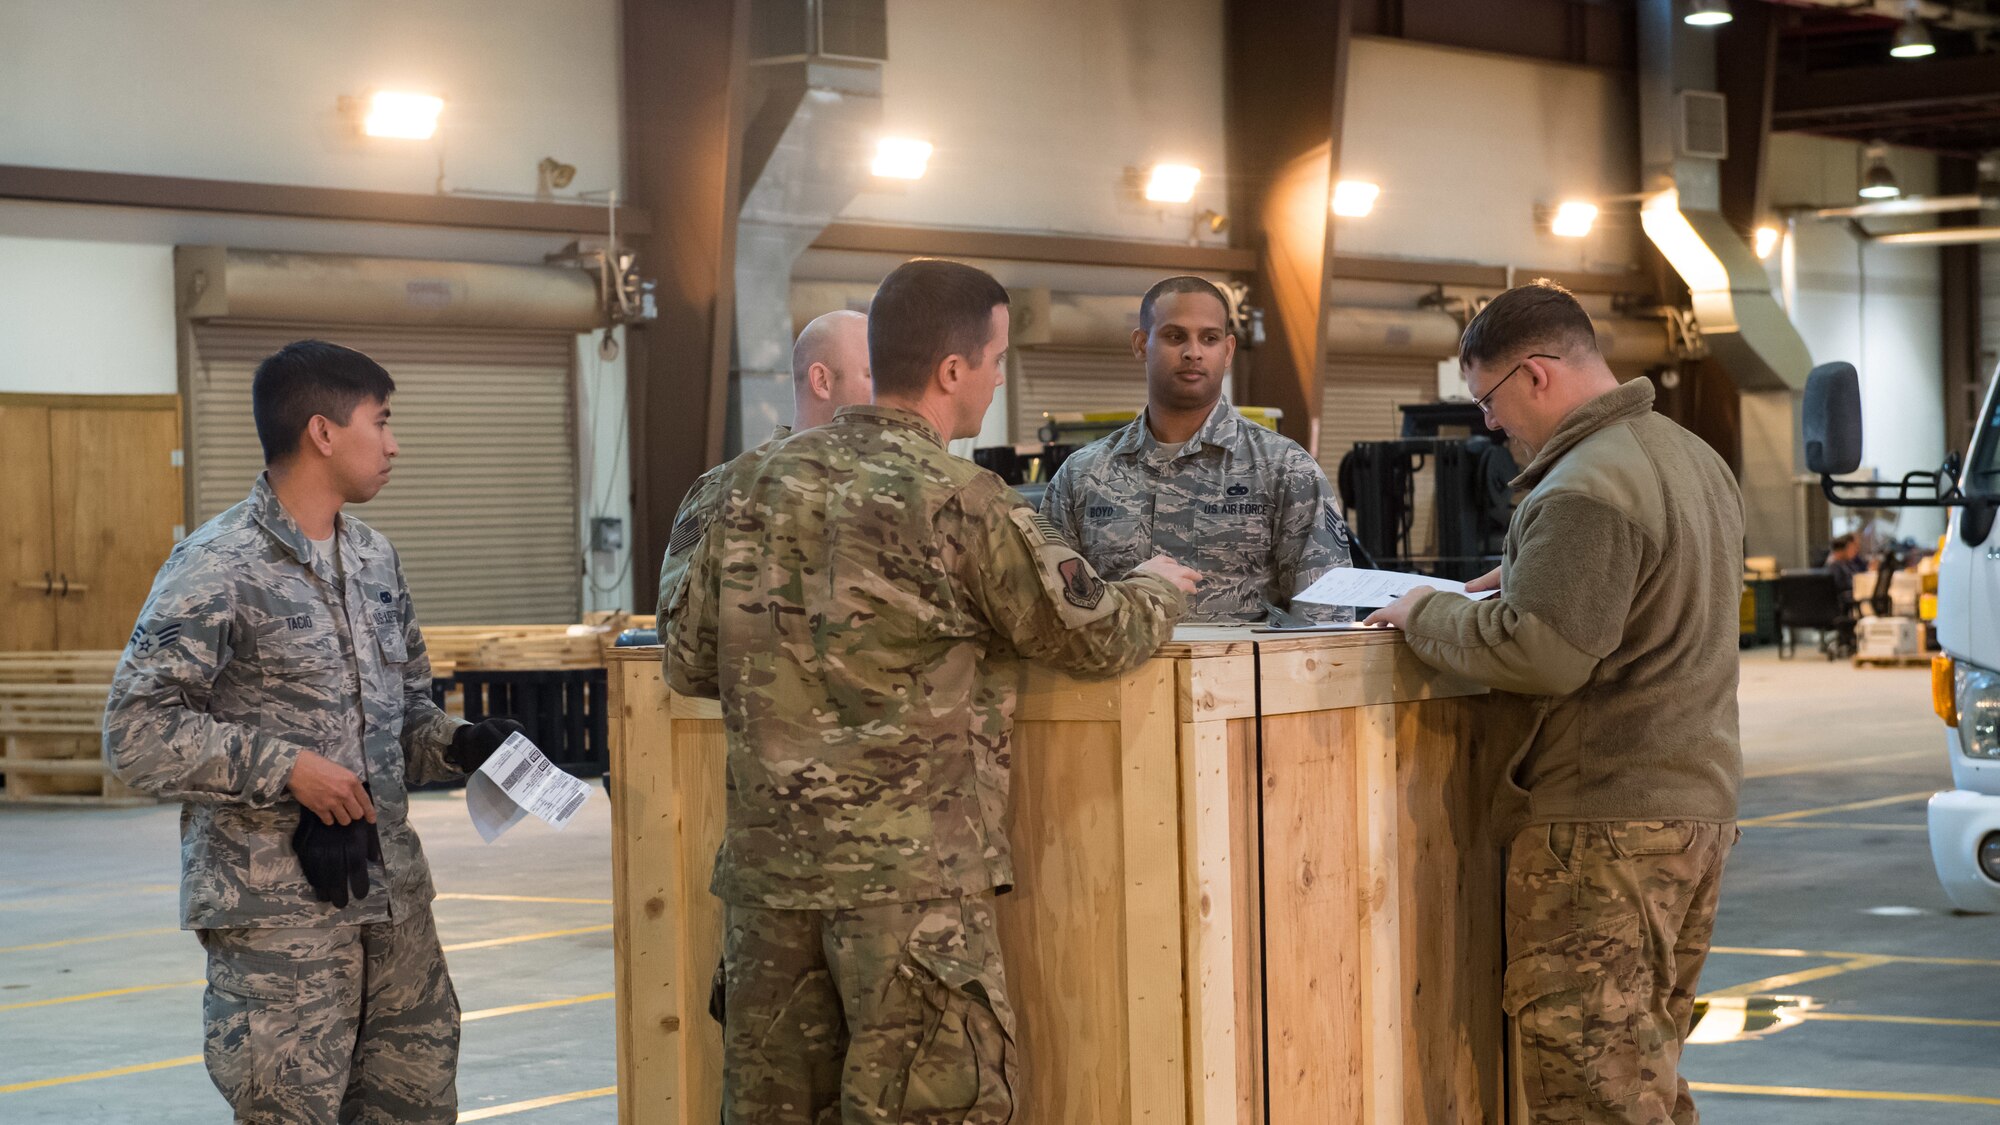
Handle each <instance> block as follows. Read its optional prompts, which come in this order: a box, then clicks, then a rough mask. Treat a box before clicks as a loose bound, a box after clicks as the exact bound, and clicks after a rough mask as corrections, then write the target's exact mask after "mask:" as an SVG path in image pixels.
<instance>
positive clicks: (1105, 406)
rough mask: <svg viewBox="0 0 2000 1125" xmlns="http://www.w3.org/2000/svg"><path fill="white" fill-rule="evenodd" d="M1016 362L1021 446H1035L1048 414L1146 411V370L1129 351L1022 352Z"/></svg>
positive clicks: (1016, 430) (1016, 428) (1017, 438)
mask: <svg viewBox="0 0 2000 1125" xmlns="http://www.w3.org/2000/svg"><path fill="white" fill-rule="evenodd" d="M1013 358H1014V364H1015V373H1014V375H1013V376H1012V377H1011V378H1010V380H1009V381H1010V382H1011V383H1013V399H1012V401H1013V407H1014V434H1013V440H1014V441H1016V442H1029V441H1033V440H1035V434H1036V433H1037V432H1038V431H1039V430H1040V429H1041V428H1042V415H1043V414H1044V413H1050V414H1062V413H1072V412H1077V413H1081V412H1088V411H1095V410H1131V411H1135V412H1136V411H1139V410H1143V409H1145V406H1146V364H1145V361H1143V360H1139V359H1134V358H1133V357H1132V352H1131V350H1130V349H1129V348H1128V349H1112V348H1061V347H1040V348H1021V349H1018V350H1017V351H1015V352H1014V353H1013Z"/></svg>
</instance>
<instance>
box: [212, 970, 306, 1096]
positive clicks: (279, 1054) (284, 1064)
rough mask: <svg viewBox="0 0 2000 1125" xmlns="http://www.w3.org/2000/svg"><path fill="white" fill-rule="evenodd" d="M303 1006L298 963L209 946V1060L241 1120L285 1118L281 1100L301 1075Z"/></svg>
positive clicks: (214, 1078) (213, 1074)
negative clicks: (283, 1093)
mask: <svg viewBox="0 0 2000 1125" xmlns="http://www.w3.org/2000/svg"><path fill="white" fill-rule="evenodd" d="M298 1006H299V981H298V970H297V967H296V966H295V964H294V963H293V961H292V960H291V958H289V957H286V956H284V955H283V954H277V953H264V952H257V951H251V950H231V949H226V948H225V949H218V948H215V947H214V946H211V947H210V949H209V954H208V990H207V992H206V994H205V995H204V996H203V998H202V1022H203V1036H202V1056H203V1058H204V1059H205V1060H206V1062H207V1064H208V1073H209V1077H210V1078H212V1079H213V1080H214V1081H215V1085H216V1088H217V1089H218V1090H220V1091H222V1095H223V1097H224V1098H226V1099H228V1101H229V1104H230V1105H231V1106H233V1107H234V1108H235V1109H236V1112H237V1116H238V1117H239V1118H244V1117H250V1118H252V1119H263V1118H259V1117H256V1116H255V1115H257V1114H269V1115H280V1116H281V1115H282V1114H283V1113H284V1112H285V1107H284V1106H283V1105H281V1104H280V1103H279V1100H278V1096H277V1095H278V1091H280V1090H282V1089H284V1088H285V1087H286V1086H287V1085H288V1084H290V1083H291V1082H293V1081H294V1080H295V1079H296V1077H297V1074H298V1069H299V1057H298V1056H299V1012H298ZM269 1119H271V1120H277V1119H278V1116H272V1117H270V1118H269Z"/></svg>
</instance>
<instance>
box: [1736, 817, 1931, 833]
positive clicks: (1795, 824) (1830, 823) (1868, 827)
mask: <svg viewBox="0 0 2000 1125" xmlns="http://www.w3.org/2000/svg"><path fill="white" fill-rule="evenodd" d="M1743 827H1745V828H1845V829H1849V830H1851V831H1855V832H1929V831H1930V830H1931V826H1930V825H1928V824H1862V823H1860V822H1858V821H1847V820H1787V821H1783V822H1780V823H1777V824H1769V823H1757V822H1753V821H1748V820H1746V821H1744V822H1743Z"/></svg>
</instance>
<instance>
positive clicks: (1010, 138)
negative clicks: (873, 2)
mask: <svg viewBox="0 0 2000 1125" xmlns="http://www.w3.org/2000/svg"><path fill="white" fill-rule="evenodd" d="M1222 69H1223V38H1222V4H1221V2H1220V0H1095V2H1092V3H1088V4H1074V3H1066V2H1064V0H1013V2H1011V3H1007V4H970V3H938V2H937V0H890V2H889V62H888V65H887V67H886V68H885V70H884V72H883V114H882V125H883V129H884V131H885V132H887V133H891V134H897V135H910V136H916V137H921V138H923V139H926V140H929V141H930V142H931V143H932V144H934V145H936V146H937V148H936V152H935V153H933V155H932V157H931V163H930V170H929V172H928V174H926V175H925V177H924V178H923V179H922V180H919V181H916V182H915V183H912V184H910V185H908V186H907V187H903V186H894V187H887V188H885V186H884V185H880V184H877V185H874V186H873V188H872V189H871V190H866V191H864V192H863V193H862V194H861V195H860V196H859V197H858V198H856V199H855V201H854V202H853V203H852V204H850V205H849V206H848V207H847V209H846V210H845V211H844V212H843V213H842V218H844V219H848V220H852V221H859V222H882V223H897V224H912V225H921V226H944V227H976V228H980V229H991V230H1015V231H1036V232H1060V233H1066V234H1088V235H1097V236H1101V237H1114V238H1135V239H1154V240H1161V241H1169V242H1182V241H1186V239H1187V237H1188V224H1189V219H1190V216H1192V215H1193V214H1194V213H1195V212H1196V211H1199V210H1200V209H1202V208H1204V207H1209V208H1214V209H1215V210H1218V211H1222V210H1226V209H1227V208H1226V207H1225V205H1224V200H1223V196H1224V191H1223V184H1222V182H1221V175H1222V168H1223V153H1224V137H1223V127H1222ZM1079 107H1088V110H1087V112H1086V111H1083V110H1081V109H1080V108H1079ZM1156 161H1170V162H1175V163H1185V164H1192V165H1194V166H1196V167H1198V168H1200V169H1202V171H1203V177H1202V181H1201V183H1200V184H1199V185H1198V186H1197V188H1196V194H1195V198H1194V200H1193V202H1192V203H1189V204H1186V205H1180V206H1169V207H1163V206H1161V205H1158V204H1151V203H1146V202H1144V201H1143V200H1139V199H1137V198H1134V197H1133V193H1132V192H1131V191H1130V190H1129V189H1128V188H1127V186H1126V183H1125V169H1126V168H1127V167H1128V166H1129V167H1146V166H1150V165H1151V164H1153V163H1154V162H1156ZM1216 241H1221V240H1220V239H1217V240H1216Z"/></svg>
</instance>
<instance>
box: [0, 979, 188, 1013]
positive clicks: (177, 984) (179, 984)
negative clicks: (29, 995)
mask: <svg viewBox="0 0 2000 1125" xmlns="http://www.w3.org/2000/svg"><path fill="white" fill-rule="evenodd" d="M207 983H208V982H207V981H205V980H177V981H173V982H171V983H168V984H135V985H133V986H132V987H130V988H107V989H105V990H104V991H102V992H84V993H80V994H78V995H76V996H52V997H50V998H49V999H47V1000H23V1001H20V1002H19V1003H16V1004H0V1012H18V1011H20V1010H21V1009H23V1008H47V1007H50V1006H52V1005H55V1004H75V1003H78V1002H80V1001H83V1000H103V999H105V998H106V997H110V996H131V995H133V994H134V993H139V992H158V991H160V990H161V989H166V988H196V987H199V986H201V985H204V984H207Z"/></svg>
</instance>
